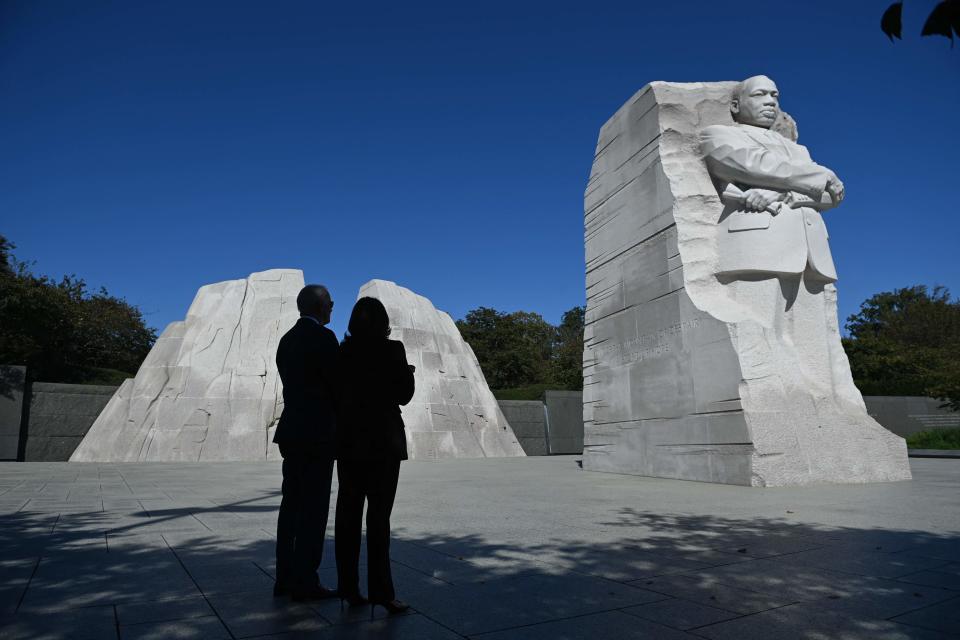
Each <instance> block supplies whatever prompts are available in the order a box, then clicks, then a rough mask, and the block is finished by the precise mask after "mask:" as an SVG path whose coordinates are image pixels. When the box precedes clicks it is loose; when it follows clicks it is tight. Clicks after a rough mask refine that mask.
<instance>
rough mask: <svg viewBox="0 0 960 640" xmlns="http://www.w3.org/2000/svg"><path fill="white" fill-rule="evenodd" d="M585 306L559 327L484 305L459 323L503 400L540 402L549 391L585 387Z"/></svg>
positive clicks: (529, 314) (572, 311)
mask: <svg viewBox="0 0 960 640" xmlns="http://www.w3.org/2000/svg"><path fill="white" fill-rule="evenodd" d="M584 311H585V309H584V307H574V308H572V309H570V310H569V311H567V312H566V313H564V314H563V317H562V319H561V320H560V325H559V326H554V325H552V324H550V323H549V322H547V321H546V320H544V319H543V317H541V316H540V314H537V313H532V312H529V311H515V312H513V313H503V312H501V311H497V310H496V309H491V308H489V307H480V308H478V309H474V310H472V311H470V312H468V313H467V315H466V317H464V318H463V319H462V320H458V321H457V328H458V329H460V334H461V335H462V336H463V338H464V340H466V341H467V342H468V343H469V344H470V346H471V347H472V348H473V352H474V354H476V356H477V360H478V361H479V362H480V368H481V369H482V370H483V375H484V377H485V378H486V379H487V384H488V385H490V388H491V389H493V390H494V393H495V395H496V396H497V397H498V398H501V399H516V400H522V399H534V398H537V397H539V395H540V394H542V393H543V391H544V390H546V389H574V390H577V389H583V317H584Z"/></svg>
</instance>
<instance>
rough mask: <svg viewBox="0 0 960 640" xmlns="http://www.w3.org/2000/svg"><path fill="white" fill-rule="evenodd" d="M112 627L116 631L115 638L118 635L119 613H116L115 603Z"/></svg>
mask: <svg viewBox="0 0 960 640" xmlns="http://www.w3.org/2000/svg"><path fill="white" fill-rule="evenodd" d="M113 627H114V630H116V632H117V638H119V637H120V615H119V614H118V613H117V605H113Z"/></svg>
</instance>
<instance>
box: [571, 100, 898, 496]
mask: <svg viewBox="0 0 960 640" xmlns="http://www.w3.org/2000/svg"><path fill="white" fill-rule="evenodd" d="M736 87H737V85H736V83H732V82H719V83H689V84H680V83H667V82H654V83H651V84H650V85H648V86H646V87H644V88H643V89H642V90H641V91H639V92H638V93H637V94H636V95H635V96H634V97H633V98H631V99H630V100H629V101H628V102H627V103H626V104H625V105H624V106H623V107H621V108H620V109H619V110H618V111H617V112H616V113H615V114H614V116H613V117H612V118H611V119H610V120H609V121H608V122H607V123H606V124H605V125H604V126H603V128H602V129H601V131H600V135H599V140H598V142H597V147H596V154H595V157H594V162H593V168H592V170H591V174H590V179H589V182H588V184H587V188H586V191H585V194H584V241H585V248H586V292H587V312H586V326H585V330H584V398H583V418H584V468H586V469H591V470H595V471H609V472H618V473H633V474H639V475H650V476H660V477H668V478H680V479H685V480H701V481H709V482H722V483H732V484H743V485H757V486H777V485H792V484H812V483H822V482H870V481H885V480H902V479H908V478H909V477H910V471H909V467H908V465H907V457H906V448H905V446H904V442H903V440H902V439H901V438H898V437H897V436H895V435H893V434H891V433H890V432H888V431H886V430H885V429H883V428H882V427H881V426H880V425H879V424H877V423H876V422H875V421H874V420H873V419H872V418H871V417H870V416H869V415H867V412H866V409H865V407H864V402H863V399H862V397H861V396H860V393H859V391H858V390H857V389H856V387H855V386H854V385H853V380H852V377H851V375H850V370H849V364H848V362H847V359H846V355H845V354H844V352H843V349H842V346H841V345H840V333H839V326H838V322H837V312H836V289H835V287H834V285H833V284H832V283H831V282H829V279H827V281H826V283H824V281H820V282H819V283H813V284H811V283H810V282H809V281H808V280H803V284H802V285H798V286H796V287H794V289H793V290H790V287H789V286H788V285H789V283H791V282H793V280H790V279H787V278H784V279H781V280H780V281H779V282H778V278H777V277H776V274H774V275H773V276H771V275H769V274H768V275H767V276H760V275H756V274H746V275H744V274H741V273H735V274H733V275H731V274H730V273H727V272H725V271H724V266H723V265H724V264H726V263H724V262H723V260H721V257H723V256H721V252H720V246H721V244H722V243H721V242H720V241H721V240H723V241H725V242H727V243H728V244H729V243H730V242H732V241H729V240H727V237H726V236H724V237H723V238H721V237H720V234H721V233H728V230H727V228H725V227H722V225H721V224H720V223H721V222H723V221H724V220H726V216H728V214H729V213H730V211H731V207H730V206H729V205H725V203H726V202H727V201H723V202H722V201H721V198H720V195H719V192H718V188H717V185H716V184H715V182H714V179H713V178H712V177H711V174H710V173H709V172H708V170H707V166H706V165H705V163H704V161H703V156H702V153H701V134H702V130H703V129H704V128H706V127H708V126H710V125H733V120H732V117H731V111H732V107H731V96H732V94H733V91H734V89H735V88H736ZM783 118H785V119H789V117H788V116H786V115H785V114H783ZM789 122H790V123H792V120H789ZM794 124H795V123H794ZM728 128H730V129H733V128H734V127H733V126H730V127H728ZM794 131H795V129H794ZM764 135H767V131H766V130H765V131H764ZM770 135H773V136H777V135H778V134H777V133H770ZM783 139H784V140H786V138H783ZM790 144H793V143H792V142H791V143H790ZM786 146H787V143H786V142H785V143H784V148H786ZM792 148H793V149H802V148H801V147H799V146H798V145H794V147H792ZM798 153H800V152H799V151H798ZM803 153H805V150H803ZM758 157H759V156H758ZM821 169H822V167H821ZM743 186H744V188H746V185H743ZM801 211H810V210H809V209H806V208H797V209H796V212H801ZM815 213H816V212H812V213H804V214H802V215H804V216H805V218H803V219H805V220H807V224H808V225H809V224H812V223H813V221H815V219H814V217H813V214H815ZM764 215H767V214H764ZM791 215H801V214H800V213H795V212H793V211H787V210H784V213H781V214H780V216H783V217H782V218H780V220H781V221H783V220H786V221H791V220H793V218H790V217H789V216H791ZM816 215H817V216H818V215H819V214H816ZM817 219H819V218H817ZM797 220H800V219H797ZM778 224H779V223H778ZM798 224H799V226H798V227H797V229H800V230H801V231H800V233H803V231H802V229H803V224H802V223H800V222H798ZM733 231H734V229H732V228H731V229H730V232H731V233H732V232H733ZM743 233H753V232H752V231H746V232H743ZM807 233H808V235H809V234H810V233H811V232H807ZM745 237H746V236H736V239H737V240H738V241H742V240H743V238H745ZM751 237H757V238H758V242H760V243H761V244H762V243H763V242H766V237H765V236H751ZM801 239H802V238H801ZM823 241H824V242H825V235H824V239H823ZM724 246H726V245H724ZM749 247H750V245H749V243H745V244H742V245H738V246H737V250H738V251H747V250H748V249H749ZM811 247H812V245H811ZM818 250H822V247H820V249H818ZM812 251H813V248H811V252H812ZM811 255H812V254H811ZM827 255H829V254H827ZM728 257H729V256H728ZM734 257H735V258H737V260H740V262H743V261H744V260H745V259H747V258H749V255H747V254H746V253H738V254H736V255H735V256H734ZM761 257H763V256H761ZM766 257H767V258H769V256H766ZM801 257H802V256H801ZM811 259H812V258H811ZM728 262H729V260H728ZM800 270H801V273H803V271H802V270H803V267H802V265H801V267H800ZM751 275H753V276H755V277H753V278H751ZM724 277H727V279H724ZM796 282H797V283H799V282H800V275H798V276H797V278H796ZM784 283H787V284H786V285H785V284H784ZM766 300H769V301H770V304H769V305H768V307H769V308H766V307H763V308H761V306H762V305H761V303H763V302H764V301H766ZM758 309H760V312H759V313H758V312H757V310H758Z"/></svg>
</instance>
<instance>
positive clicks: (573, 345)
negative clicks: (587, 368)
mask: <svg viewBox="0 0 960 640" xmlns="http://www.w3.org/2000/svg"><path fill="white" fill-rule="evenodd" d="M586 311H587V309H586V307H574V308H573V309H570V310H569V311H567V312H566V313H564V314H563V317H562V318H561V319H560V326H559V327H557V342H556V346H555V347H554V353H553V376H552V377H553V382H554V383H555V384H556V385H557V387H558V388H560V389H571V390H577V391H579V390H581V389H583V324H584V317H585V315H586Z"/></svg>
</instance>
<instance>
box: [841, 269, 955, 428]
mask: <svg viewBox="0 0 960 640" xmlns="http://www.w3.org/2000/svg"><path fill="white" fill-rule="evenodd" d="M846 328H847V331H848V332H849V334H850V335H849V337H848V338H844V340H843V345H844V348H845V349H846V352H847V356H848V357H849V359H850V370H851V372H852V373H853V379H854V381H855V382H856V384H857V387H859V389H860V391H861V392H862V393H863V394H864V395H916V396H931V397H934V398H940V399H941V400H943V401H944V402H945V403H946V405H947V406H949V407H950V408H952V409H954V410H960V301H958V300H953V299H951V297H950V292H949V291H948V290H947V289H946V288H944V287H934V288H933V290H929V289H928V288H927V287H926V286H924V285H916V286H913V287H906V288H903V289H895V290H894V291H885V292H882V293H878V294H876V295H875V296H873V297H871V298H870V299H868V300H866V301H865V302H864V303H863V304H862V305H861V306H860V311H859V313H856V314H854V315H852V316H850V317H849V318H848V319H847V323H846Z"/></svg>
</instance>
